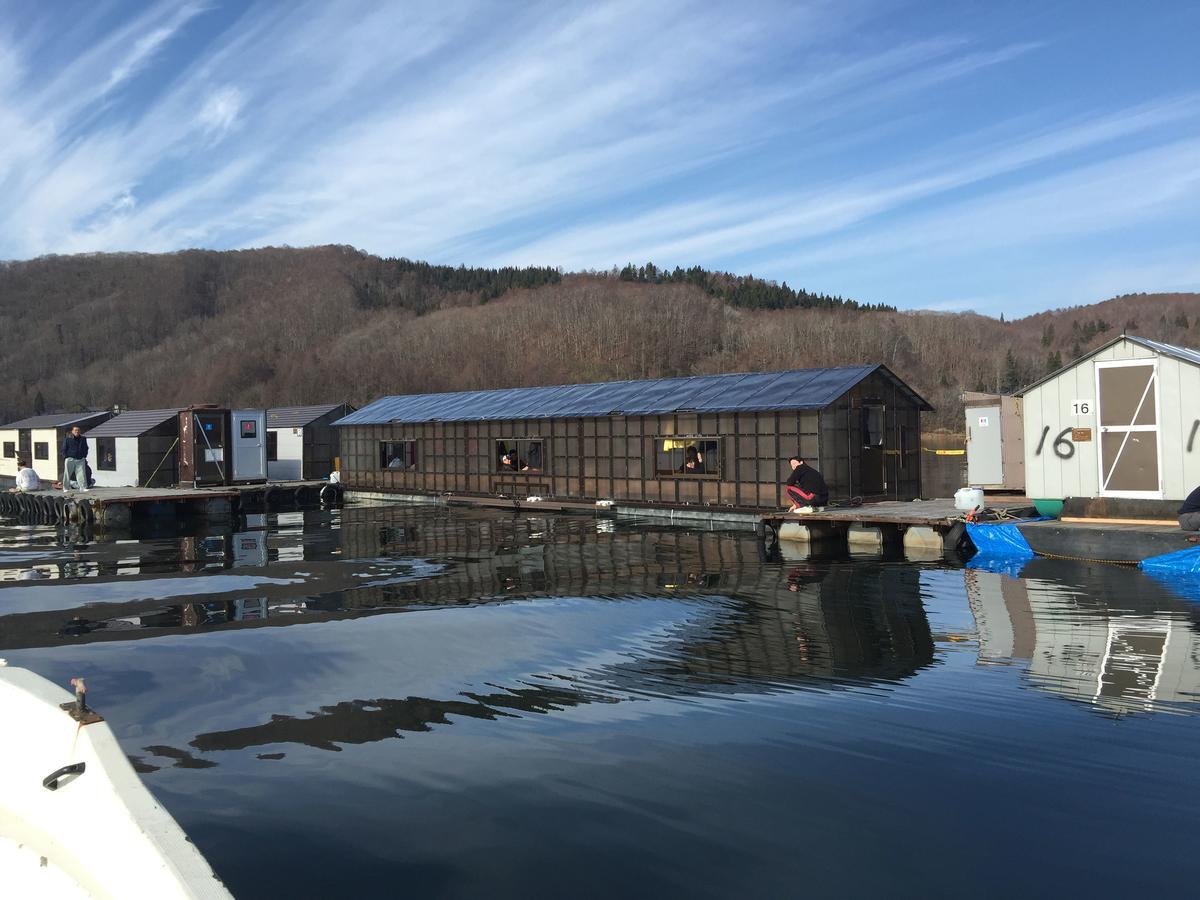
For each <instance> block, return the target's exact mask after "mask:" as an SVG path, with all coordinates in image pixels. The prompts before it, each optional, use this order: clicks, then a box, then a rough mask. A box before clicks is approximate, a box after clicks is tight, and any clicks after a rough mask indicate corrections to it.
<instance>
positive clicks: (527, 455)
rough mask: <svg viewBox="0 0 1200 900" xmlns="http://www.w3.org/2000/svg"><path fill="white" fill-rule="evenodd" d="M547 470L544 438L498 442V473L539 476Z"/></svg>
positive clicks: (512, 439)
mask: <svg viewBox="0 0 1200 900" xmlns="http://www.w3.org/2000/svg"><path fill="white" fill-rule="evenodd" d="M545 468H546V442H545V441H544V440H543V439H542V438H503V439H501V440H498V441H496V471H497V472H524V473H525V474H526V475H537V474H540V473H541V472H543V471H545Z"/></svg>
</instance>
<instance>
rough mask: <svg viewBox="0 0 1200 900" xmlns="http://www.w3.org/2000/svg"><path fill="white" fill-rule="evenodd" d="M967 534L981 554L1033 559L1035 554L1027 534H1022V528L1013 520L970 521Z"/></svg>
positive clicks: (1028, 520) (1029, 520)
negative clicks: (1026, 537) (1026, 536)
mask: <svg viewBox="0 0 1200 900" xmlns="http://www.w3.org/2000/svg"><path fill="white" fill-rule="evenodd" d="M1022 521H1026V522H1035V521H1037V520H1036V519H1023V520H1022ZM967 535H968V536H969V537H970V538H971V543H972V544H974V545H975V549H976V550H978V551H979V553H978V555H979V556H986V557H1006V558H1008V559H1032V558H1033V555H1034V554H1033V549H1032V548H1031V547H1030V546H1029V542H1028V541H1027V540H1025V535H1023V534H1021V530H1020V529H1019V528H1017V526H1016V525H1015V524H1014V523H1012V522H994V523H993V522H987V523H982V522H968V523H967Z"/></svg>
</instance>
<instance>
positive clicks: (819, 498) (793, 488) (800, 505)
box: [783, 456, 829, 513]
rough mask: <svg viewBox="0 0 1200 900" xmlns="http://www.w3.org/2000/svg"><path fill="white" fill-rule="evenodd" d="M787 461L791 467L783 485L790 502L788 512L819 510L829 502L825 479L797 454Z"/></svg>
mask: <svg viewBox="0 0 1200 900" xmlns="http://www.w3.org/2000/svg"><path fill="white" fill-rule="evenodd" d="M788 463H789V464H790V465H791V467H792V474H791V475H789V476H788V478H787V481H786V482H784V486H783V489H784V491H785V492H786V493H787V495H788V499H789V500H790V501H791V502H792V505H791V508H790V509H789V510H788V512H789V513H810V512H820V511H821V510H822V509H824V508H825V505H826V504H827V503H828V502H829V488H828V487H826V486H825V479H824V478H822V477H821V473H820V472H818V471H817V470H816V469H814V468H813V467H812V466H810V465H809V464H808V463H806V462H805V461H804V460H803V459H802V458H801V457H799V456H793V457H792V458H791V459H789V460H788Z"/></svg>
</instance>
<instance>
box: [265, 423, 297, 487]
mask: <svg viewBox="0 0 1200 900" xmlns="http://www.w3.org/2000/svg"><path fill="white" fill-rule="evenodd" d="M267 431H268V432H274V433H275V434H277V435H278V436H279V437H278V441H279V444H278V446H277V449H278V453H277V456H278V459H276V460H275V461H274V462H268V463H267V478H268V479H270V480H271V481H299V480H300V479H301V478H302V477H303V473H304V429H303V428H268V429H267Z"/></svg>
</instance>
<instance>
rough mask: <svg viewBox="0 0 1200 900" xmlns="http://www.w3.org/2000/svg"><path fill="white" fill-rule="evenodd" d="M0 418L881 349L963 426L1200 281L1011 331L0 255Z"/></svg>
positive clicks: (294, 273)
mask: <svg viewBox="0 0 1200 900" xmlns="http://www.w3.org/2000/svg"><path fill="white" fill-rule="evenodd" d="M0 326H2V329H0V333H2V334H3V336H4V340H3V343H2V344H0V366H2V368H0V371H3V372H4V373H5V375H6V376H7V377H6V378H4V379H3V380H0V420H10V419H13V418H16V417H19V416H23V415H26V414H31V413H35V412H41V411H54V410H73V409H76V408H80V407H89V408H98V407H106V406H109V405H111V404H113V403H120V404H121V405H122V406H125V407H127V408H133V407H162V406H170V405H174V404H183V403H192V402H214V403H223V404H239V405H247V406H265V405H284V404H299V403H315V402H320V401H326V400H328V401H333V400H343V399H346V400H349V401H351V402H354V403H364V402H366V401H369V400H371V399H372V398H374V397H377V396H379V395H381V394H385V393H405V392H418V391H437V390H455V389H478V388H491V387H506V386H517V385H533V384H559V383H566V382H575V381H600V380H606V379H620V378H650V377H656V376H667V375H683V374H705V373H712V372H730V371H753V370H758V371H764V370H771V369H785V368H801V367H806V366H825V365H841V364H848V363H863V362H882V363H885V364H887V365H888V366H889V367H891V368H892V369H893V370H895V371H896V372H897V373H898V374H900V375H901V377H903V378H905V379H906V380H908V381H909V383H911V384H912V385H913V386H914V387H915V388H916V389H917V390H918V391H920V392H921V393H922V394H923V395H924V396H925V397H926V398H927V399H928V400H929V401H930V402H931V403H932V404H933V405H934V406H935V407H937V408H938V413H937V415H936V416H935V417H933V419H932V423H933V424H945V425H949V426H952V427H954V426H958V425H959V424H960V418H961V417H960V414H959V409H960V407H959V403H958V395H959V393H960V392H961V391H962V390H965V389H967V390H970V389H975V390H996V389H1000V390H1013V389H1016V388H1018V387H1020V386H1022V385H1023V384H1025V383H1027V382H1029V381H1031V380H1033V379H1034V378H1036V377H1038V376H1040V375H1041V374H1043V373H1044V372H1045V371H1046V370H1047V368H1048V367H1052V366H1057V364H1059V363H1060V362H1067V361H1069V360H1070V359H1071V358H1073V357H1074V356H1075V355H1078V354H1079V353H1082V352H1083V351H1084V350H1086V349H1088V348H1089V347H1093V346H1096V345H1097V344H1099V343H1101V342H1103V341H1105V340H1108V339H1109V338H1111V337H1112V336H1113V335H1114V334H1119V333H1120V332H1121V331H1122V330H1128V331H1129V332H1130V333H1136V334H1141V335H1144V336H1146V337H1151V338H1157V339H1160V340H1166V341H1170V342H1173V343H1178V344H1184V345H1190V346H1193V347H1195V346H1200V294H1138V295H1130V296H1124V297H1116V298H1113V299H1110V300H1106V301H1104V302H1102V303H1097V304H1094V305H1091V306H1084V307H1074V308H1070V309H1061V310H1054V311H1051V312H1045V313H1039V314H1038V315H1035V316H1030V317H1028V318H1025V319H1020V320H1017V321H1012V322H1003V321H997V320H995V319H990V318H987V317H984V316H978V315H975V314H972V313H962V314H942V313H902V312H896V311H895V310H894V309H892V308H890V307H887V306H885V305H882V304H868V303H862V302H855V301H852V300H847V299H844V298H841V297H838V296H833V295H828V294H823V293H811V292H808V291H804V290H796V289H794V288H791V287H788V286H787V285H777V284H775V283H773V282H768V281H762V280H759V279H754V278H750V277H740V276H735V275H731V274H728V273H713V272H708V271H705V270H702V269H698V268H693V269H687V270H684V269H674V270H671V271H665V270H660V269H657V268H655V267H654V266H653V265H649V264H646V265H639V266H636V267H635V266H632V265H630V266H626V267H625V268H624V269H616V270H614V271H612V272H607V273H580V274H564V273H562V272H560V271H559V270H557V269H554V268H526V269H498V270H497V269H472V268H463V267H459V268H454V267H447V266H436V265H430V264H428V263H422V262H413V261H411V260H407V259H381V258H379V257H375V256H371V255H368V254H365V253H361V252H359V251H357V250H354V249H352V248H348V247H314V248H309V249H300V250H296V249H274V248H272V249H263V250H246V251H230V252H215V251H203V250H192V251H185V252H180V253H172V254H156V255H155V254H97V255H85V256H57V257H43V258H39V259H35V260H30V261H27V262H13V263H5V264H0Z"/></svg>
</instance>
